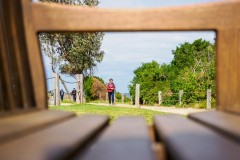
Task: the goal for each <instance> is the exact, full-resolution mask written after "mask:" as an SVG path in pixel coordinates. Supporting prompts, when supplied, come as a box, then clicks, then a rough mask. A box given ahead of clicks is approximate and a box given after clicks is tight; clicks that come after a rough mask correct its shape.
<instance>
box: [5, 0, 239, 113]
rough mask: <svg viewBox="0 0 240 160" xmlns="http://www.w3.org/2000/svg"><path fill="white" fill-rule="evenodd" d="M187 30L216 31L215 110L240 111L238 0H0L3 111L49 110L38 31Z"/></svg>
mask: <svg viewBox="0 0 240 160" xmlns="http://www.w3.org/2000/svg"><path fill="white" fill-rule="evenodd" d="M189 30H191V31H199V30H201V31H202V30H213V31H215V32H216V35H217V56H216V57H217V63H216V64H217V65H216V67H217V73H216V74H217V79H216V80H217V109H218V110H223V111H229V112H235V113H240V98H239V97H240V82H239V80H240V69H239V68H240V42H239V41H240V32H239V30H240V2H239V1H228V2H219V3H209V4H202V5H192V6H186V7H169V8H159V9H133V10H132V9H121V10H118V9H99V8H86V7H79V6H66V5H59V4H47V3H32V2H30V0H0V39H1V41H0V45H1V50H0V52H1V54H0V68H1V69H0V74H1V75H0V90H1V94H2V93H3V96H0V102H1V103H0V108H1V112H2V113H6V112H8V111H17V110H19V109H20V110H29V109H34V108H36V109H47V90H46V82H45V75H44V70H43V63H42V58H41V55H40V47H39V46H40V45H39V41H38V36H37V34H38V33H39V32H48V31H189Z"/></svg>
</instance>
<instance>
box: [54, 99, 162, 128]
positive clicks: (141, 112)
mask: <svg viewBox="0 0 240 160" xmlns="http://www.w3.org/2000/svg"><path fill="white" fill-rule="evenodd" d="M49 108H50V109H51V110H62V111H70V112H74V113H76V114H77V115H81V114H98V115H108V116H109V117H110V122H113V121H114V120H115V119H116V118H118V117H120V116H143V117H144V118H145V119H146V121H147V123H148V124H152V120H153V116H154V115H164V114H166V113H163V112H158V111H150V110H146V109H139V108H126V107H115V106H97V105H91V104H75V105H71V106H50V107H49Z"/></svg>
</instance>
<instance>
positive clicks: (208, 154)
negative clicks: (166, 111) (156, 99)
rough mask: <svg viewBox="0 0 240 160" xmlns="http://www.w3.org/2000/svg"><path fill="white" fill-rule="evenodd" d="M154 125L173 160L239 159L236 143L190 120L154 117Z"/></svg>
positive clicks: (173, 117) (239, 148)
mask: <svg viewBox="0 0 240 160" xmlns="http://www.w3.org/2000/svg"><path fill="white" fill-rule="evenodd" d="M154 125H155V127H156V134H157V136H158V138H159V139H161V140H162V141H163V142H164V144H165V147H166V151H167V152H168V155H169V158H170V159H172V160H203V159H204V160H213V159H217V160H226V159H231V160H238V159H239V156H240V145H239V144H237V143H236V142H233V141H232V140H231V139H228V138H226V137H224V136H222V135H220V134H218V133H216V132H214V131H213V130H211V129H209V128H207V127H205V126H203V125H200V124H199V123H196V122H194V121H192V120H189V119H187V118H183V117H180V116H156V117H154Z"/></svg>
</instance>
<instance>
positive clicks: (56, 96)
mask: <svg viewBox="0 0 240 160" xmlns="http://www.w3.org/2000/svg"><path fill="white" fill-rule="evenodd" d="M53 77H54V106H60V94H59V74H58V73H53Z"/></svg>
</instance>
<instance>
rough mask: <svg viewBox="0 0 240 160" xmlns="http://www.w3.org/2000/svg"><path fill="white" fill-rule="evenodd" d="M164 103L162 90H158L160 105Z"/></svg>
mask: <svg viewBox="0 0 240 160" xmlns="http://www.w3.org/2000/svg"><path fill="white" fill-rule="evenodd" d="M161 104H162V91H158V105H159V106H160V105H161Z"/></svg>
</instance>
